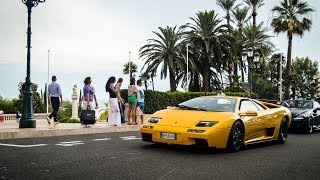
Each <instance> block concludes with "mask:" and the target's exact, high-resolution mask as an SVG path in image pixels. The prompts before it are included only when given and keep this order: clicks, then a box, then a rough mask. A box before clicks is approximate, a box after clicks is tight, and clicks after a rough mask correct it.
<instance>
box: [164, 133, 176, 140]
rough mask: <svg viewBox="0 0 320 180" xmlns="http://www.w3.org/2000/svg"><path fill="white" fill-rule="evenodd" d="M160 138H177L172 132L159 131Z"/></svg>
mask: <svg viewBox="0 0 320 180" xmlns="http://www.w3.org/2000/svg"><path fill="white" fill-rule="evenodd" d="M160 138H162V139H171V140H176V139H177V135H176V134H172V133H160Z"/></svg>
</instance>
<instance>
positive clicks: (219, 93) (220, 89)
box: [217, 88, 225, 96]
mask: <svg viewBox="0 0 320 180" xmlns="http://www.w3.org/2000/svg"><path fill="white" fill-rule="evenodd" d="M217 96H225V94H224V93H223V92H222V88H219V89H218V93H217Z"/></svg>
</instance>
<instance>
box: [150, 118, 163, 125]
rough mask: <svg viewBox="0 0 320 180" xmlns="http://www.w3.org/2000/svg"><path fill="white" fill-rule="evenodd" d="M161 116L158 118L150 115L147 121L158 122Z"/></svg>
mask: <svg viewBox="0 0 320 180" xmlns="http://www.w3.org/2000/svg"><path fill="white" fill-rule="evenodd" d="M161 119H162V118H158V117H151V118H150V119H149V120H148V122H149V123H155V124H156V123H158V122H159V121H160V120H161Z"/></svg>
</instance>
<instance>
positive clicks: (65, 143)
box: [60, 141, 82, 144]
mask: <svg viewBox="0 0 320 180" xmlns="http://www.w3.org/2000/svg"><path fill="white" fill-rule="evenodd" d="M80 142H82V141H68V142H60V143H63V144H68V143H80Z"/></svg>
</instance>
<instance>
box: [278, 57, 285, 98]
mask: <svg viewBox="0 0 320 180" xmlns="http://www.w3.org/2000/svg"><path fill="white" fill-rule="evenodd" d="M285 63H286V60H285V59H284V56H283V54H282V53H280V60H279V64H280V69H279V100H280V102H282V98H283V97H282V81H283V80H282V68H283V67H282V65H285Z"/></svg>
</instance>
